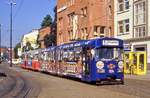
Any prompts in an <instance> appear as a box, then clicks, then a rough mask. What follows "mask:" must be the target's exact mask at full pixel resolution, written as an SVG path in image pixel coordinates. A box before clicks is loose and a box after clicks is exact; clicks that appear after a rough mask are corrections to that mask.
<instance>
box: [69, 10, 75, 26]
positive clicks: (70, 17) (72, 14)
mask: <svg viewBox="0 0 150 98" xmlns="http://www.w3.org/2000/svg"><path fill="white" fill-rule="evenodd" d="M74 15H75V14H74V12H73V13H71V14H68V24H69V26H70V27H72V26H73V18H74Z"/></svg>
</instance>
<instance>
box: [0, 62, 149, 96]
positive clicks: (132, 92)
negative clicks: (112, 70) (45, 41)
mask: <svg viewBox="0 0 150 98" xmlns="http://www.w3.org/2000/svg"><path fill="white" fill-rule="evenodd" d="M1 66H2V65H1ZM3 66H4V65H3ZM5 70H9V72H10V70H11V71H12V72H14V73H15V76H16V77H17V78H18V82H17V83H16V84H20V85H22V83H23V84H25V86H24V88H23V91H21V90H19V91H21V92H19V94H18V95H19V97H12V98H150V79H149V76H148V75H146V76H130V75H126V76H125V77H126V78H125V85H90V84H86V83H83V82H79V81H74V80H69V79H65V78H60V77H56V76H51V75H48V74H43V73H39V72H33V71H30V70H25V69H21V68H20V67H12V68H8V67H5ZM3 78H4V77H3ZM10 78H11V77H10ZM7 79H8V81H9V78H8V76H7V78H6V80H7ZM4 80H5V79H3V80H2V81H4ZM6 80H5V81H6ZM2 81H1V82H0V83H2ZM14 82H16V81H15V80H14ZM20 82H21V83H20ZM11 84H12V83H10V84H9V85H11ZM21 87H22V86H21ZM5 89H6V88H5ZM18 89H20V88H17V89H16V92H17V90H18ZM11 90H12V89H6V91H11ZM1 91H2V90H1V89H0V96H1V95H3V96H4V94H5V93H3V94H1V93H2V92H1ZM13 94H14V93H13ZM25 94H26V96H25V97H22V96H21V95H23V96H24V95H25ZM8 95H9V94H7V96H8ZM10 95H11V94H10ZM0 98H6V97H0ZM8 98H10V97H8Z"/></svg>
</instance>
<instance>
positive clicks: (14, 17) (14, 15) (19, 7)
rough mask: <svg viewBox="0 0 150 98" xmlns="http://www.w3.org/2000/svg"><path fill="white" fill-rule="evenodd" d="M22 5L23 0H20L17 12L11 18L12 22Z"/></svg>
mask: <svg viewBox="0 0 150 98" xmlns="http://www.w3.org/2000/svg"><path fill="white" fill-rule="evenodd" d="M23 3H24V0H21V1H20V4H19V6H18V8H17V10H16V12H15V14H14V16H13V18H14V20H15V18H16V16H17V15H18V13H19V11H20V10H21V7H22V5H23Z"/></svg>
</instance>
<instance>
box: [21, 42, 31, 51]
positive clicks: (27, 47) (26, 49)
mask: <svg viewBox="0 0 150 98" xmlns="http://www.w3.org/2000/svg"><path fill="white" fill-rule="evenodd" d="M30 50H33V47H32V46H31V43H30V42H27V43H26V46H24V47H23V52H26V51H30Z"/></svg>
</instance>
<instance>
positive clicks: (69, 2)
mask: <svg viewBox="0 0 150 98" xmlns="http://www.w3.org/2000/svg"><path fill="white" fill-rule="evenodd" d="M74 4H75V0H67V5H68V7H69V6H72V5H74Z"/></svg>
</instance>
